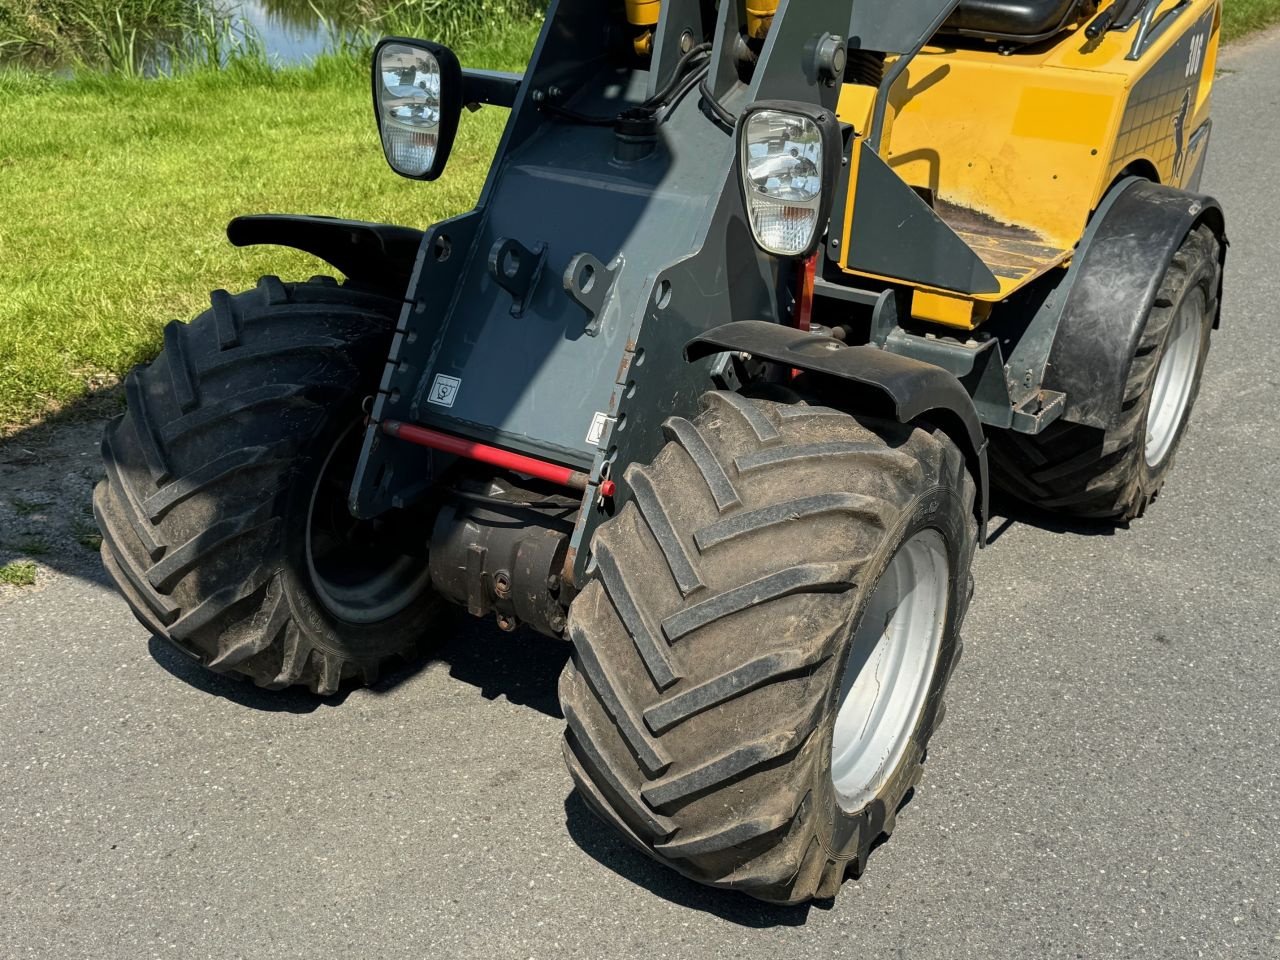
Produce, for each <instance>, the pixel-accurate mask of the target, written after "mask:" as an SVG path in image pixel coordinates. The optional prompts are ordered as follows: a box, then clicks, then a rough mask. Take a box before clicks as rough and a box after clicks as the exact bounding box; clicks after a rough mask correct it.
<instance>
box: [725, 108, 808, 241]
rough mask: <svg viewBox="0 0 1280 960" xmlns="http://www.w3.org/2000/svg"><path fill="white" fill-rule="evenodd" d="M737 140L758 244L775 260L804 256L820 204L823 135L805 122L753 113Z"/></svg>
mask: <svg viewBox="0 0 1280 960" xmlns="http://www.w3.org/2000/svg"><path fill="white" fill-rule="evenodd" d="M741 137H742V148H741V149H742V177H743V194H744V196H745V198H746V205H747V213H748V215H749V216H750V218H751V230H752V232H753V233H754V234H755V237H756V242H757V243H759V244H760V246H761V247H763V248H764V249H765V250H768V251H769V252H770V253H774V254H778V255H779V256H799V255H800V254H803V253H807V252H808V251H809V249H810V247H811V246H812V244H813V241H814V239H815V235H816V232H817V229H818V220H819V214H820V213H821V207H822V199H823V198H822V190H823V169H824V164H823V161H824V157H823V149H824V147H823V135H822V131H821V130H819V128H818V124H817V123H816V122H815V121H814V120H812V119H811V118H809V117H805V116H800V115H798V114H794V113H786V112H784V111H781V110H757V111H755V112H754V113H751V114H750V115H748V117H747V119H746V123H745V129H744V130H743V131H742V134H741Z"/></svg>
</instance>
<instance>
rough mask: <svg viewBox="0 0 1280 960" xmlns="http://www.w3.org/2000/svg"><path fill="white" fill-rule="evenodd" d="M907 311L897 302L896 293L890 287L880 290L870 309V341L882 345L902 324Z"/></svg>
mask: <svg viewBox="0 0 1280 960" xmlns="http://www.w3.org/2000/svg"><path fill="white" fill-rule="evenodd" d="M906 313H907V311H906V310H904V309H903V307H902V306H901V304H899V302H898V293H897V291H896V290H894V289H893V288H892V287H890V288H888V289H886V290H882V291H880V296H879V297H877V298H876V303H875V307H874V308H873V309H872V311H871V342H872V343H874V344H875V345H876V346H878V347H883V346H884V345H885V343H887V342H888V340H889V334H891V333H892V332H893V331H894V330H897V329H898V328H899V327H900V326H902V321H903V320H905V319H906Z"/></svg>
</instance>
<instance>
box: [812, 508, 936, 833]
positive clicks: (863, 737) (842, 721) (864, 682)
mask: <svg viewBox="0 0 1280 960" xmlns="http://www.w3.org/2000/svg"><path fill="white" fill-rule="evenodd" d="M949 576H950V564H949V562H948V560H947V548H946V542H945V541H944V540H943V539H942V535H941V534H940V533H939V532H938V531H937V530H932V529H930V530H921V531H920V532H919V533H917V534H915V535H914V536H913V537H911V539H910V540H908V541H907V542H906V543H904V544H903V545H902V546H901V547H899V548H898V552H897V553H895V554H894V556H893V559H892V560H891V561H890V562H889V565H888V567H886V568H885V571H884V573H883V574H882V575H881V577H880V581H879V583H877V584H876V588H875V591H874V592H873V593H872V594H871V598H870V599H869V600H868V601H867V606H866V609H865V611H864V612H863V615H862V619H861V620H860V621H859V623H858V626H857V628H856V630H855V631H854V635H853V643H852V646H851V648H850V651H849V660H848V663H847V664H846V666H845V670H844V676H843V678H842V680H841V684H840V700H839V702H838V706H837V707H836V720H835V727H834V729H833V731H832V735H831V782H832V784H833V786H834V787H835V792H836V798H837V801H838V802H839V804H840V806H841V807H842V808H843V809H844V810H846V811H848V812H856V811H858V810H861V809H862V808H863V807H865V806H866V805H867V804H868V803H870V802H871V801H872V800H873V799H875V797H876V796H878V795H879V793H880V791H881V790H882V789H883V788H884V785H885V783H886V782H887V781H888V779H889V777H891V776H892V775H893V772H894V771H895V770H896V769H897V768H898V764H899V763H901V761H902V757H903V755H904V754H905V753H906V750H907V745H908V744H909V743H910V742H911V735H912V734H913V733H914V732H915V728H916V724H917V723H918V722H919V719H920V713H921V711H922V710H923V709H924V703H925V698H926V697H927V696H928V694H929V688H930V687H931V686H932V684H933V675H934V672H935V670H936V668H937V662H938V650H939V649H940V648H941V646H942V634H943V630H944V629H945V627H946V619H947V584H948V580H949Z"/></svg>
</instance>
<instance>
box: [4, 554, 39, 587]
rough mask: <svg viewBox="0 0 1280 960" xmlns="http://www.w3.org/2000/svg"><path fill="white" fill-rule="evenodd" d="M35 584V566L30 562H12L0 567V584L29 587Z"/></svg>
mask: <svg viewBox="0 0 1280 960" xmlns="http://www.w3.org/2000/svg"><path fill="white" fill-rule="evenodd" d="M35 582H36V565H35V564H34V563H32V562H31V561H30V560H14V561H12V562H10V563H6V564H5V565H4V566H3V567H0V583H7V584H8V585H9V586H11V587H29V586H31V585H32V584H34V583H35Z"/></svg>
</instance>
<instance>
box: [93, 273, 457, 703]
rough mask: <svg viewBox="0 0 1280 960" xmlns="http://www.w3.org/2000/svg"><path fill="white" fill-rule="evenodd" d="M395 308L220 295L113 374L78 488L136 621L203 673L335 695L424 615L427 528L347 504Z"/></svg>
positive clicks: (363, 301)
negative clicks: (358, 511) (90, 477)
mask: <svg viewBox="0 0 1280 960" xmlns="http://www.w3.org/2000/svg"><path fill="white" fill-rule="evenodd" d="M398 306H399V304H398V302H397V301H394V300H391V299H387V298H384V297H381V296H377V295H374V294H371V293H365V292H359V291H356V290H353V289H351V288H348V287H341V286H339V285H338V284H337V283H335V282H334V281H332V280H330V279H328V278H317V279H315V280H313V281H311V282H309V283H303V284H284V283H281V282H280V281H279V280H277V279H276V278H274V277H267V278H264V279H263V280H262V281H261V282H260V283H259V285H258V287H257V289H255V290H252V291H249V292H247V293H243V294H239V295H237V296H231V295H229V294H227V293H225V292H223V291H218V292H217V293H215V294H213V297H212V309H210V310H209V311H207V312H206V313H204V314H202V315H201V316H200V317H198V318H196V320H194V321H193V322H192V323H191V324H189V325H188V324H181V323H176V322H175V323H173V324H171V325H170V326H169V327H168V328H167V329H166V330H165V338H164V339H165V349H164V351H163V352H162V353H161V355H160V356H159V357H158V358H157V359H156V360H155V362H154V363H152V364H150V365H149V366H147V367H140V368H139V369H137V370H135V371H134V372H133V373H131V374H130V375H129V377H128V379H127V381H126V385H125V386H126V396H127V399H128V403H129V406H128V411H127V412H126V413H125V414H124V416H122V417H120V418H118V419H117V420H115V421H114V422H113V423H111V424H110V425H109V426H108V427H107V430H106V434H105V436H104V438H103V442H102V453H103V459H104V462H105V466H106V479H105V480H103V481H102V482H101V483H100V484H99V485H98V489H97V490H96V491H95V494H94V510H95V514H96V515H97V518H98V523H99V526H100V527H101V528H102V535H103V537H102V557H103V562H104V564H105V566H106V568H107V570H108V572H109V573H110V574H111V575H112V577H113V579H114V580H115V581H116V584H117V585H118V587H119V588H120V591H121V592H122V593H123V594H124V596H125V598H126V599H127V600H128V601H129V604H130V606H131V607H132V608H133V611H134V613H135V614H136V615H137V617H138V619H139V620H141V621H142V623H143V624H145V625H146V626H147V627H149V628H150V629H151V630H152V631H153V632H154V633H156V634H157V635H159V636H162V637H164V638H166V639H168V640H169V641H171V642H172V643H173V644H174V645H176V646H177V647H179V648H180V649H182V650H184V651H186V652H187V653H189V654H191V655H192V656H194V657H196V658H197V659H199V660H200V661H201V662H202V663H204V664H206V665H207V666H209V667H211V668H212V669H214V670H218V671H225V672H229V673H235V674H240V675H243V676H246V677H248V678H250V679H252V680H253V681H254V682H256V683H258V684H260V685H263V686H269V687H284V686H289V685H291V684H304V685H306V686H308V687H310V688H311V689H312V690H313V691H315V692H318V693H333V692H335V691H336V690H337V689H338V687H339V686H340V685H341V684H342V682H343V681H344V680H348V679H356V680H363V681H369V680H371V679H372V678H373V677H375V676H376V674H377V671H378V669H379V667H380V666H381V665H382V664H383V663H384V662H385V661H387V660H388V659H391V658H397V657H406V656H411V655H412V654H413V653H414V651H415V648H416V647H417V645H418V642H419V639H420V637H421V636H422V632H423V628H424V626H425V625H426V621H427V620H428V619H429V618H431V617H432V616H433V615H434V614H435V613H436V611H437V609H438V606H439V604H438V601H437V599H436V596H435V593H434V592H433V591H432V589H431V586H430V582H429V577H428V575H427V560H426V537H427V531H428V530H429V524H427V523H426V522H425V521H423V522H421V523H415V522H414V520H413V518H411V517H403V516H397V517H395V518H392V519H389V520H382V519H379V520H373V521H358V520H356V519H355V518H353V517H352V516H351V514H350V512H349V511H348V509H347V494H348V490H349V488H350V485H351V479H352V476H353V475H354V471H355V465H356V460H357V458H358V456H359V452H360V444H361V440H362V437H363V435H364V430H363V428H362V421H363V414H362V412H361V402H362V400H363V398H364V397H366V396H368V395H370V394H372V393H373V392H374V391H375V390H376V389H377V376H378V373H379V372H380V371H381V369H382V364H383V361H384V359H385V356H386V351H387V347H388V345H389V341H390V337H391V335H392V331H393V330H394V328H395V320H396V314H397V310H398Z"/></svg>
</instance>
